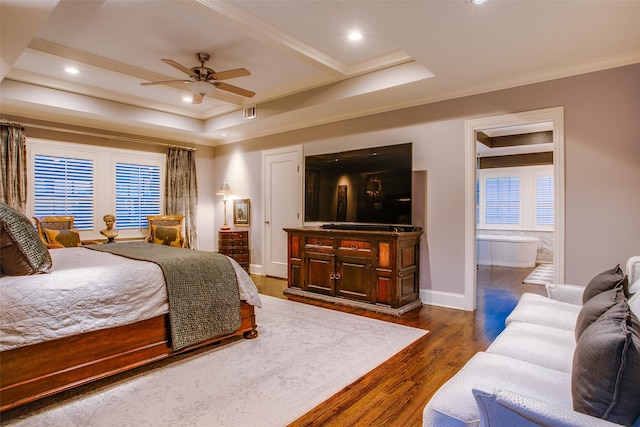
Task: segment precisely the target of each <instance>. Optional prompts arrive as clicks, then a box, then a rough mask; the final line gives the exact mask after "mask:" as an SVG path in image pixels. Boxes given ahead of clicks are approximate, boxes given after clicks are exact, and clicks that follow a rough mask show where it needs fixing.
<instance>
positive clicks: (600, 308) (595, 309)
mask: <svg viewBox="0 0 640 427" xmlns="http://www.w3.org/2000/svg"><path fill="white" fill-rule="evenodd" d="M624 299H625V295H624V290H623V289H622V288H620V287H619V288H613V289H609V290H607V291H604V292H600V293H599V294H597V295H595V296H594V297H593V298H591V299H590V300H589V301H587V302H585V303H584V305H583V306H582V308H581V309H580V313H578V319H577V320H576V328H575V334H576V342H577V341H578V340H579V339H580V336H581V335H582V333H583V332H584V330H585V329H587V328H588V327H589V326H590V325H591V324H592V323H593V322H595V321H596V320H598V318H599V317H600V316H602V315H603V314H604V313H606V312H607V310H609V309H610V308H611V307H613V306H614V305H615V304H617V303H620V302H621V301H624Z"/></svg>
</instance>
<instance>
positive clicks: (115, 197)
mask: <svg viewBox="0 0 640 427" xmlns="http://www.w3.org/2000/svg"><path fill="white" fill-rule="evenodd" d="M27 149H28V151H29V167H30V171H29V173H30V182H32V183H33V185H32V186H31V188H30V192H31V193H30V197H29V206H28V207H27V211H28V213H29V215H31V216H38V217H40V216H45V215H74V216H75V217H76V218H75V220H74V227H76V228H78V229H79V230H81V231H82V233H84V234H83V235H82V237H83V238H87V239H92V238H100V237H102V236H101V235H100V230H101V229H103V228H104V223H103V217H104V215H105V214H108V213H109V214H114V215H115V216H116V228H117V229H118V231H119V237H120V238H139V237H142V236H144V235H146V228H147V218H146V215H157V214H160V213H161V212H163V211H164V206H163V202H164V200H163V197H161V196H162V194H163V191H164V173H165V163H166V156H165V155H164V154H159V153H148V152H144V151H135V150H122V149H115V148H108V147H99V146H91V145H83V144H71V143H62V142H54V141H45V140H39V139H33V138H28V139H27Z"/></svg>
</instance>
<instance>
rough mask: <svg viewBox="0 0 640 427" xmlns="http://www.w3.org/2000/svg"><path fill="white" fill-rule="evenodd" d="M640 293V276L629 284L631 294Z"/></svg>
mask: <svg viewBox="0 0 640 427" xmlns="http://www.w3.org/2000/svg"><path fill="white" fill-rule="evenodd" d="M636 294H640V277H637V278H636V281H635V282H633V283H631V284H630V285H629V295H636Z"/></svg>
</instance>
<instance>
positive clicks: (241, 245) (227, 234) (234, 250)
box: [218, 230, 249, 273]
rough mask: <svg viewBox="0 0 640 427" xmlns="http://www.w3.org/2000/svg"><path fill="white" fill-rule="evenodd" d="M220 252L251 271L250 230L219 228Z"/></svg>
mask: <svg viewBox="0 0 640 427" xmlns="http://www.w3.org/2000/svg"><path fill="white" fill-rule="evenodd" d="M218 252H220V253H221V254H224V255H227V256H228V257H231V258H233V259H234V260H236V261H237V262H238V264H240V266H241V267H242V268H244V269H245V270H246V271H247V273H248V272H249V230H218Z"/></svg>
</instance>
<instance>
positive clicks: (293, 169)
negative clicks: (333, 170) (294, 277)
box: [262, 146, 303, 278]
mask: <svg viewBox="0 0 640 427" xmlns="http://www.w3.org/2000/svg"><path fill="white" fill-rule="evenodd" d="M262 159H263V160H262V165H263V168H262V171H263V174H264V179H263V180H262V182H263V185H264V188H263V191H262V194H264V207H265V215H264V218H265V221H264V236H265V238H264V244H265V247H264V250H263V254H264V256H265V260H264V262H263V265H264V266H265V274H266V275H267V276H274V277H281V278H287V233H286V232H285V231H284V230H283V228H288V227H300V226H302V189H303V188H302V172H301V165H302V147H301V146H294V147H287V148H284V149H277V150H268V151H265V152H264V153H263V157H262Z"/></svg>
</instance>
